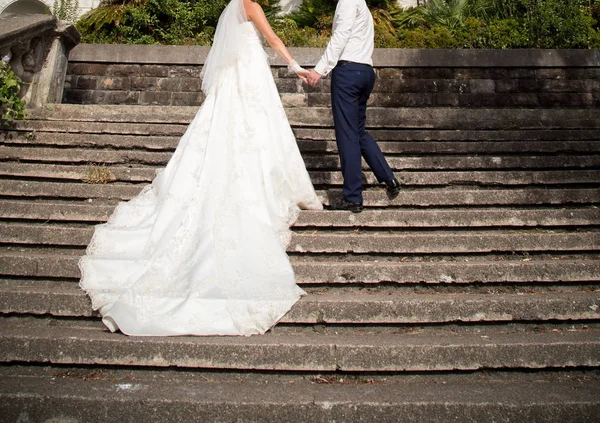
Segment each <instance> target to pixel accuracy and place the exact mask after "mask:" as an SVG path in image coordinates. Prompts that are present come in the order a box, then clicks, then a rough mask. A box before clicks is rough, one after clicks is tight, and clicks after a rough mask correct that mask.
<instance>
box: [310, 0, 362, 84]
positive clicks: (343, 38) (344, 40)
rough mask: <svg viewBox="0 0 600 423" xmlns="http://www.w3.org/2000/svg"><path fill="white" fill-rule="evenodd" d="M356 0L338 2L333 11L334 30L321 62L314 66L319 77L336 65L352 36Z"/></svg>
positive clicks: (356, 6) (340, 0)
mask: <svg viewBox="0 0 600 423" xmlns="http://www.w3.org/2000/svg"><path fill="white" fill-rule="evenodd" d="M357 11H358V0H339V1H338V5H337V8H336V9H335V17H334V20H333V21H334V23H335V29H334V31H333V34H332V36H331V40H329V44H328V45H327V49H326V50H325V53H324V54H323V56H322V57H321V60H320V61H319V63H317V65H316V66H315V71H316V72H317V73H319V74H320V75H327V74H328V73H329V72H331V70H332V69H333V68H334V67H335V66H336V65H337V62H338V60H340V56H341V55H342V53H343V51H344V49H345V48H346V44H348V40H349V39H350V36H351V35H352V28H353V26H354V22H355V21H356V14H357Z"/></svg>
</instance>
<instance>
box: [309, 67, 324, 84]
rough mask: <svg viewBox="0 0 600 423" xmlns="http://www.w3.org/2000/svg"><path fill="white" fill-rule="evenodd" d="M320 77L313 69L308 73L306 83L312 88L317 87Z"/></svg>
mask: <svg viewBox="0 0 600 423" xmlns="http://www.w3.org/2000/svg"><path fill="white" fill-rule="evenodd" d="M322 77H323V75H321V74H320V73H319V72H317V71H316V70H314V69H311V71H310V72H309V73H308V83H309V84H310V85H312V86H313V87H314V86H315V85H317V83H318V82H319V81H320V80H321V78H322Z"/></svg>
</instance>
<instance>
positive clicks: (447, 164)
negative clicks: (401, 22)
mask: <svg viewBox="0 0 600 423" xmlns="http://www.w3.org/2000/svg"><path fill="white" fill-rule="evenodd" d="M171 155H172V154H171V153H170V152H164V151H158V152H156V151H147V150H99V149H76V148H70V149H64V148H45V147H41V148H36V147H12V146H6V145H0V160H3V161H7V160H19V161H21V160H23V161H30V162H37V163H69V164H90V163H96V164H110V165H112V164H146V165H156V166H165V165H166V164H167V162H168V161H169V159H170V158H171ZM387 160H388V163H389V164H390V167H391V168H392V169H394V170H445V169H461V170H464V169H479V170H480V169H522V168H525V169H530V168H531V169H555V168H574V169H583V168H598V167H600V155H589V156H588V155H585V156H580V155H577V156H423V157H397V156H388V157H387ZM304 162H305V164H306V167H307V168H308V169H309V170H310V169H314V170H318V169H331V170H339V169H340V160H339V158H338V157H337V155H330V156H328V157H325V156H322V155H317V156H315V155H305V157H304ZM363 169H368V167H367V165H366V163H364V162H363ZM597 175H598V179H600V170H598V171H597Z"/></svg>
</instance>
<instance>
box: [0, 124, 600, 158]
mask: <svg viewBox="0 0 600 423" xmlns="http://www.w3.org/2000/svg"><path fill="white" fill-rule="evenodd" d="M318 131H319V132H318ZM398 132H399V133H400V135H403V133H404V131H394V132H390V131H387V130H373V131H371V135H372V136H373V137H374V138H375V139H377V140H378V141H379V146H380V148H381V150H382V151H383V152H384V153H386V154H435V155H437V154H524V153H546V154H551V153H552V154H556V153H586V154H589V153H596V154H597V153H599V152H600V142H599V140H600V131H599V132H598V134H594V137H595V140H594V139H592V140H589V141H582V140H580V139H579V138H578V139H575V140H574V141H568V140H567V139H568V137H569V136H573V135H575V134H570V133H567V134H565V139H564V140H562V139H561V140H553V141H537V140H528V139H526V137H527V135H526V134H524V135H523V138H522V139H518V140H514V141H513V140H510V139H511V138H510V137H512V136H513V135H512V134H509V133H507V134H505V133H504V131H493V132H491V131H486V132H485V133H484V134H485V136H487V137H488V138H491V139H492V140H486V139H485V138H484V134H479V135H478V137H479V138H482V139H478V140H476V141H465V140H462V139H461V140H459V141H457V140H447V141H444V140H442V141H431V140H428V139H426V138H427V137H428V136H429V131H427V132H423V133H422V134H421V136H420V138H422V139H417V140H414V141H413V140H408V141H407V140H403V139H398V140H397V139H396V138H398V135H397V133H398ZM456 132H458V133H459V134H461V135H463V134H464V133H465V131H452V132H450V134H455V133H456ZM295 133H296V135H297V137H298V145H299V147H300V150H301V151H302V152H305V153H310V152H313V153H332V154H333V153H337V146H336V143H335V134H334V132H333V131H332V130H314V129H303V128H299V129H296V131H295ZM8 134H9V135H8ZM450 134H445V135H440V136H438V137H437V138H444V137H445V138H451V136H450ZM465 135H466V136H467V137H468V133H467V134H465ZM301 136H304V137H306V139H304V138H300V137H301ZM403 136H404V137H407V135H406V134H404V135H403ZM502 136H504V137H506V138H507V139H509V140H503V139H502V138H500V137H502ZM539 136H540V137H544V136H545V134H539ZM581 136H585V134H581ZM588 136H591V135H590V134H588ZM318 137H320V138H318ZM417 137H418V134H414V136H413V138H417ZM179 138H180V137H174V136H139V135H138V136H134V135H118V134H86V136H85V137H82V136H81V134H73V133H60V132H38V131H36V132H25V131H21V132H17V131H9V132H8V133H7V136H6V137H5V138H4V139H3V140H1V139H0V142H1V143H2V144H4V145H10V146H23V147H27V146H29V147H31V146H46V147H70V148H97V149H99V148H111V149H112V148H114V149H145V150H152V151H174V150H175V148H176V147H177V144H178V142H179ZM471 138H475V137H473V136H472V137H471ZM494 138H500V139H498V140H494ZM529 138H533V136H532V134H530V135H529Z"/></svg>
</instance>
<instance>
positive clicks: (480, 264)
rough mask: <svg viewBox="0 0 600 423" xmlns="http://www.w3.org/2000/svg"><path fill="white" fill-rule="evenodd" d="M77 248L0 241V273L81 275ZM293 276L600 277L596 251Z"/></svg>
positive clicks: (374, 264) (368, 261) (373, 263)
mask: <svg viewBox="0 0 600 423" xmlns="http://www.w3.org/2000/svg"><path fill="white" fill-rule="evenodd" d="M83 254H84V250H83V248H79V249H52V248H28V247H26V246H23V247H0V274H1V275H4V276H27V277H29V278H33V277H35V278H70V279H79V277H80V273H79V269H78V267H77V262H78V261H79V257H80V256H81V255H83ZM290 259H291V262H292V266H293V267H294V271H295V273H296V279H297V282H298V283H300V284H311V285H340V284H341V285H343V284H354V283H365V284H376V283H380V282H393V283H397V284H405V283H406V284H411V283H421V282H424V283H430V284H438V283H442V284H459V285H460V284H471V283H518V284H522V283H530V282H533V283H543V284H548V283H558V282H564V283H586V282H598V281H600V256H598V255H594V254H587V255H580V256H577V257H570V256H565V255H561V256H547V257H546V256H539V257H538V256H531V257H529V256H528V257H523V256H514V255H510V256H490V257H487V256H483V257H482V256H465V257H453V256H448V257H437V258H427V257H419V256H416V257H403V256H399V257H383V256H375V257H369V256H356V257H353V256H350V257H347V258H340V257H336V258H323V257H306V256H294V255H292V256H291V257H290Z"/></svg>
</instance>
